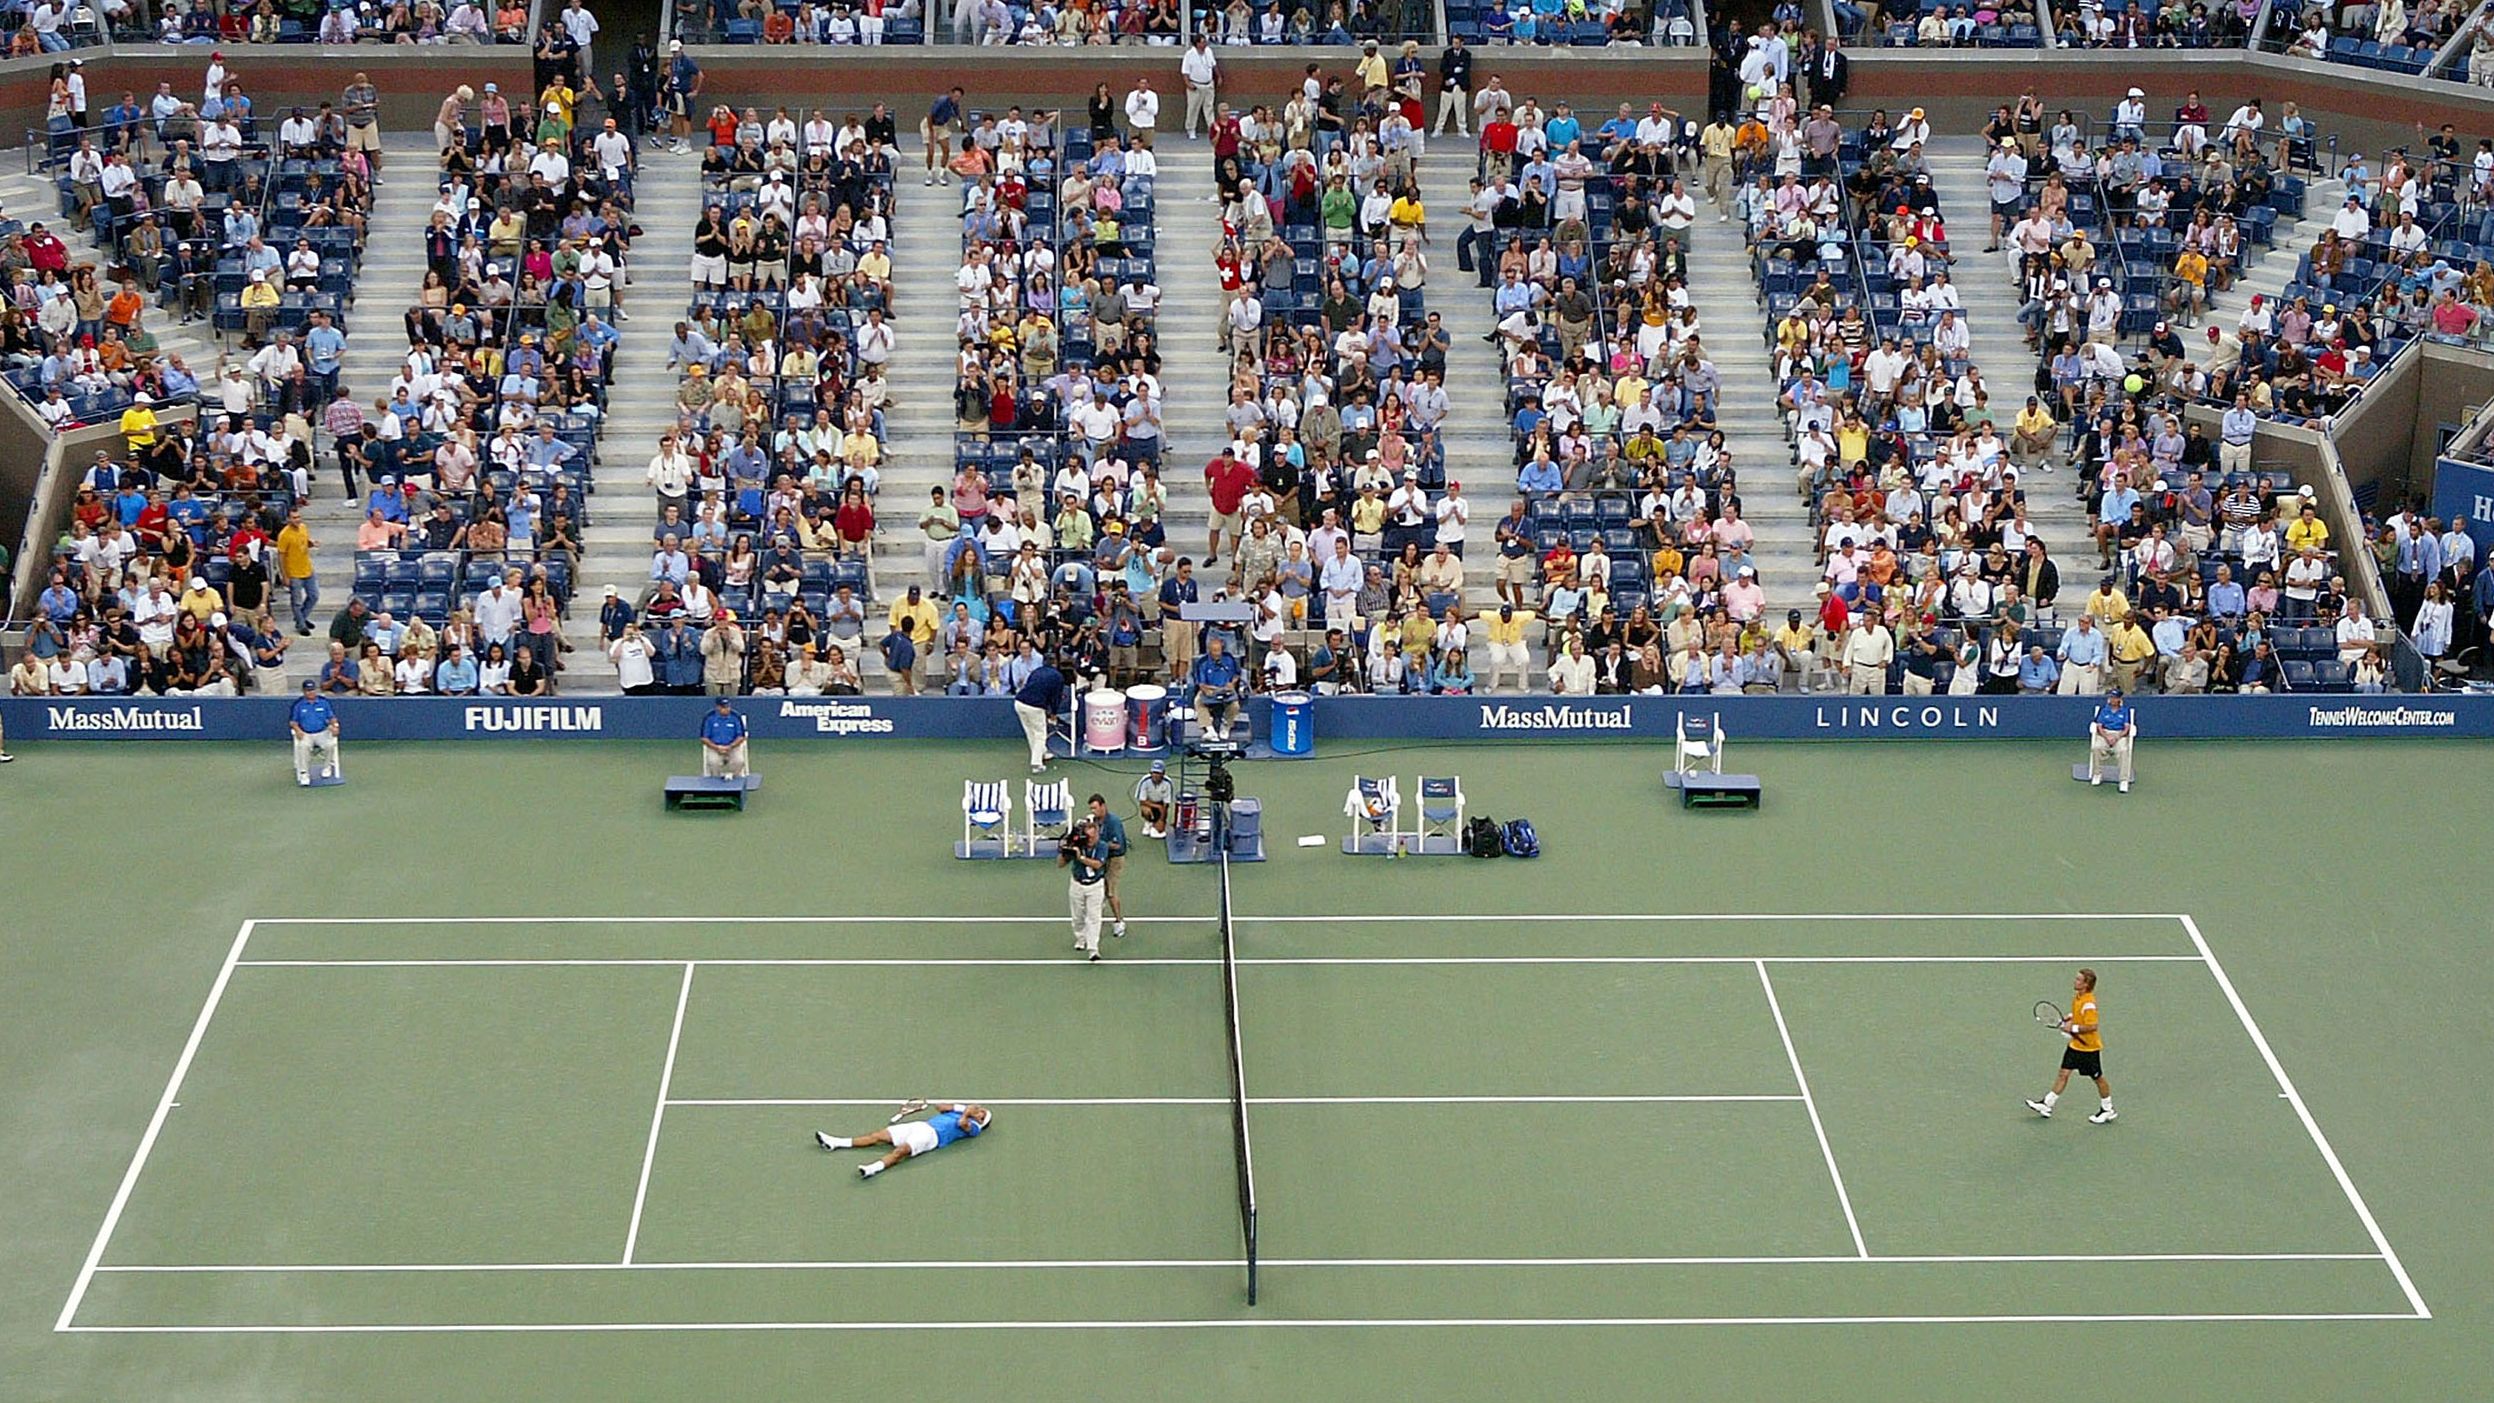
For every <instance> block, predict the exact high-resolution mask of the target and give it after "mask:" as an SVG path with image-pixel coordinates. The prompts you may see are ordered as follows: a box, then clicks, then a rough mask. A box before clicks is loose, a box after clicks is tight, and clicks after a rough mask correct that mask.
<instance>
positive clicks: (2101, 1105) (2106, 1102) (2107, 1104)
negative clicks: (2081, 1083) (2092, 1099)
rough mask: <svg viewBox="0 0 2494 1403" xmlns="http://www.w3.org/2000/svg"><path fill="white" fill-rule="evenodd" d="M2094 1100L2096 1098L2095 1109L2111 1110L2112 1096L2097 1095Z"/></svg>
mask: <svg viewBox="0 0 2494 1403" xmlns="http://www.w3.org/2000/svg"><path fill="white" fill-rule="evenodd" d="M2096 1100H2097V1102H2098V1104H2097V1106H2096V1109H2097V1110H2100V1111H2109V1110H2112V1109H2113V1098H2112V1097H2110V1096H2099V1097H2097V1098H2096Z"/></svg>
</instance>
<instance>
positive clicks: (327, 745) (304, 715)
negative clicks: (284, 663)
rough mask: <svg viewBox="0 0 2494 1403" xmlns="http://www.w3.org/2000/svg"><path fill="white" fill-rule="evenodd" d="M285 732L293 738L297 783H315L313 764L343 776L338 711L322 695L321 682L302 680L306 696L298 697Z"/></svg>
mask: <svg viewBox="0 0 2494 1403" xmlns="http://www.w3.org/2000/svg"><path fill="white" fill-rule="evenodd" d="M286 729H287V730H288V731H289V732H291V733H292V734H293V736H294V782H295V783H297V784H302V785H308V784H310V783H311V782H312V769H313V765H312V762H313V761H314V760H318V761H319V762H320V766H319V767H320V768H321V769H323V770H327V771H329V772H330V773H331V774H339V775H343V774H344V773H345V772H344V771H342V770H340V769H339V768H338V712H337V708H335V707H333V706H331V705H330V704H329V699H328V698H327V697H324V696H322V695H321V694H320V683H319V682H318V681H316V680H315V679H313V678H309V677H306V678H304V679H303V695H302V696H299V697H297V698H295V701H294V709H293V710H292V711H290V712H288V713H287V715H286Z"/></svg>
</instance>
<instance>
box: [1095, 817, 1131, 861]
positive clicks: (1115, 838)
mask: <svg viewBox="0 0 2494 1403" xmlns="http://www.w3.org/2000/svg"><path fill="white" fill-rule="evenodd" d="M1100 846H1101V847H1102V848H1104V849H1106V850H1107V852H1108V855H1109V856H1110V857H1124V856H1125V855H1126V821H1125V820H1124V819H1122V818H1119V817H1118V816H1117V815H1115V814H1102V815H1100Z"/></svg>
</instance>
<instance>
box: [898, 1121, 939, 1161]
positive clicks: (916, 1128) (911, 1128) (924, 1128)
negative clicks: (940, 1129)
mask: <svg viewBox="0 0 2494 1403" xmlns="http://www.w3.org/2000/svg"><path fill="white" fill-rule="evenodd" d="M892 1145H893V1147H894V1148H895V1149H903V1150H907V1151H909V1152H910V1153H911V1154H912V1155H922V1154H925V1153H927V1152H928V1151H929V1150H932V1149H934V1148H935V1127H934V1126H932V1125H929V1124H927V1123H926V1122H925V1121H922V1120H905V1121H902V1122H901V1123H900V1124H898V1125H896V1126H893V1127H892Z"/></svg>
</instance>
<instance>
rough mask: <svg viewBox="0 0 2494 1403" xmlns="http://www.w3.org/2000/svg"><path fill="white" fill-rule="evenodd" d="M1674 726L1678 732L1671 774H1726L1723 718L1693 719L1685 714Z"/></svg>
mask: <svg viewBox="0 0 2494 1403" xmlns="http://www.w3.org/2000/svg"><path fill="white" fill-rule="evenodd" d="M1672 729H1673V731H1674V732H1675V733H1676V739H1675V742H1674V744H1673V746H1672V752H1671V754H1672V759H1671V769H1672V773H1674V774H1682V775H1697V774H1714V775H1719V774H1721V773H1723V718H1721V717H1719V716H1717V717H1711V718H1709V719H1707V720H1704V721H1693V720H1691V719H1689V718H1688V717H1687V716H1686V715H1682V716H1681V717H1679V718H1678V719H1677V720H1676V721H1675V722H1674V723H1673V727H1672Z"/></svg>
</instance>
